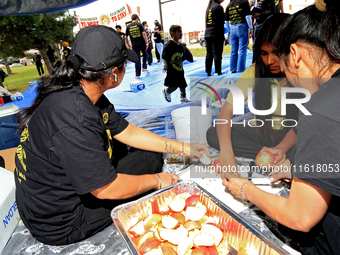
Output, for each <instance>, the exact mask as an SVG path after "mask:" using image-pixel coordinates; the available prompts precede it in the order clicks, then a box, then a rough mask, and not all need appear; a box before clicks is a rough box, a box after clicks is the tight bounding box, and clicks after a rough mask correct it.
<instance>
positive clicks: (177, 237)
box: [168, 226, 188, 245]
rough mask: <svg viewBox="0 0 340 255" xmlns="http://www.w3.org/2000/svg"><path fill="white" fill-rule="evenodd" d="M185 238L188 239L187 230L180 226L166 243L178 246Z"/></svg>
mask: <svg viewBox="0 0 340 255" xmlns="http://www.w3.org/2000/svg"><path fill="white" fill-rule="evenodd" d="M185 237H188V230H187V229H186V228H183V227H182V226H180V227H179V228H177V229H176V230H175V231H174V233H173V234H172V235H171V236H170V238H169V239H168V241H169V242H170V243H172V244H174V245H178V244H179V242H180V241H181V240H182V239H183V238H185Z"/></svg>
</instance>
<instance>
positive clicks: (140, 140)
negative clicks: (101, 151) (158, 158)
mask: <svg viewBox="0 0 340 255" xmlns="http://www.w3.org/2000/svg"><path fill="white" fill-rule="evenodd" d="M114 138H115V139H117V140H118V141H120V142H122V143H124V144H127V145H129V146H131V147H134V148H138V149H142V150H148V151H155V152H162V153H172V154H182V150H183V148H182V143H180V142H177V141H174V140H171V139H168V138H164V137H162V136H159V135H156V134H154V133H152V132H150V131H148V130H145V129H143V128H139V127H136V126H133V125H131V124H129V126H128V127H127V128H126V129H125V130H124V131H123V132H121V133H120V134H118V135H116V136H115V137H114ZM185 151H186V152H187V153H188V154H190V148H188V147H187V144H186V146H185Z"/></svg>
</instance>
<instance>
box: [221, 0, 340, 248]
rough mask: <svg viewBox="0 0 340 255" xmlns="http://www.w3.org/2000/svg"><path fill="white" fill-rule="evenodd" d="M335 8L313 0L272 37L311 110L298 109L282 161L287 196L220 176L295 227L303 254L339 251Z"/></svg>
mask: <svg viewBox="0 0 340 255" xmlns="http://www.w3.org/2000/svg"><path fill="white" fill-rule="evenodd" d="M339 8H340V2H339V1H330V0H328V1H323V0H321V1H320V0H318V1H317V2H316V3H315V5H311V6H308V7H306V8H304V9H302V10H301V11H299V12H297V13H295V14H293V15H292V16H291V17H289V18H288V19H287V20H286V21H285V22H284V24H283V25H282V27H281V28H280V31H279V33H278V34H277V36H276V40H275V41H276V43H275V45H276V48H277V54H278V56H279V57H280V64H281V70H282V71H283V72H285V73H286V76H287V78H288V79H289V80H290V82H291V83H292V84H293V85H294V87H300V88H304V89H306V90H308V91H309V92H310V93H311V95H312V96H311V98H310V100H309V101H308V102H307V103H306V104H305V105H304V107H305V108H306V109H307V110H308V111H309V113H310V114H311V115H305V114H304V113H302V112H301V113H300V115H299V122H298V125H297V140H296V144H295V147H294V149H293V151H294V154H293V156H292V157H291V160H288V159H286V160H285V162H284V164H283V166H286V170H288V169H290V171H291V174H292V177H293V179H292V184H291V190H290V195H289V197H288V198H284V197H280V196H277V195H273V194H269V193H267V192H264V191H262V190H261V189H259V188H257V187H256V186H255V185H253V184H252V183H251V182H250V181H248V180H247V179H243V178H230V177H231V175H230V174H227V173H226V175H224V176H223V177H227V178H225V179H223V185H225V186H226V187H228V188H229V189H231V193H232V194H234V195H235V196H236V197H241V198H243V200H244V201H250V202H252V203H254V204H255V205H256V206H258V207H259V208H260V209H261V210H262V211H263V212H264V213H266V214H267V215H268V216H269V217H271V218H272V219H274V220H275V221H277V222H279V223H281V224H283V225H285V226H287V227H289V228H291V229H293V230H296V233H295V235H294V237H293V240H294V241H296V242H297V243H298V245H299V249H300V250H301V252H302V253H303V254H339V251H340V242H339V236H340V207H339V203H340V176H339V155H340V134H339V129H340V119H339V109H340V101H339V97H340V82H339V81H340V80H339V78H340V44H339V41H340V32H339V28H340V24H339V22H340V12H339ZM283 170H284V171H286V170H285V169H283Z"/></svg>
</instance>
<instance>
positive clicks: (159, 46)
mask: <svg viewBox="0 0 340 255" xmlns="http://www.w3.org/2000/svg"><path fill="white" fill-rule="evenodd" d="M156 47H157V50H158V53H159V60H160V62H162V52H163V43H161V42H160V43H156Z"/></svg>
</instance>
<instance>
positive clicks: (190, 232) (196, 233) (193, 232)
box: [188, 228, 201, 240]
mask: <svg viewBox="0 0 340 255" xmlns="http://www.w3.org/2000/svg"><path fill="white" fill-rule="evenodd" d="M199 234H201V231H200V230H198V229H197V228H196V229H194V230H191V231H189V234H188V235H189V237H190V238H191V239H192V240H194V238H195V236H197V235H199Z"/></svg>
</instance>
